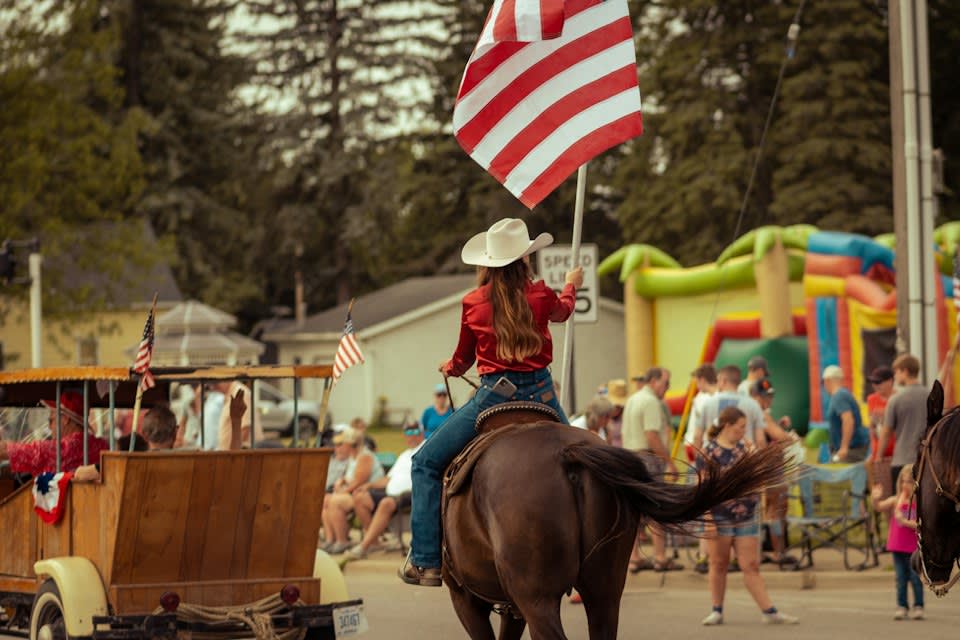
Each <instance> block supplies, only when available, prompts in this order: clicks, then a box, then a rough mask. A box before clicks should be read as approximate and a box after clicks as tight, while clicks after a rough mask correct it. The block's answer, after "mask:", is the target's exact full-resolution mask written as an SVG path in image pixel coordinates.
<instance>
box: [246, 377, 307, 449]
mask: <svg viewBox="0 0 960 640" xmlns="http://www.w3.org/2000/svg"><path fill="white" fill-rule="evenodd" d="M256 409H257V413H259V414H260V421H261V424H263V428H264V430H265V431H276V432H279V434H280V435H281V436H292V435H293V398H291V397H290V396H288V395H286V394H285V393H283V392H282V391H280V390H279V389H277V388H276V387H274V386H272V385H270V384H267V383H266V382H263V381H262V380H261V381H258V382H257V406H256ZM297 410H298V412H299V415H300V437H301V438H304V437H313V436H314V435H316V433H317V421H318V420H319V419H320V405H319V404H318V403H316V402H312V401H310V400H304V399H303V398H301V399H300V401H299V402H298V403H297Z"/></svg>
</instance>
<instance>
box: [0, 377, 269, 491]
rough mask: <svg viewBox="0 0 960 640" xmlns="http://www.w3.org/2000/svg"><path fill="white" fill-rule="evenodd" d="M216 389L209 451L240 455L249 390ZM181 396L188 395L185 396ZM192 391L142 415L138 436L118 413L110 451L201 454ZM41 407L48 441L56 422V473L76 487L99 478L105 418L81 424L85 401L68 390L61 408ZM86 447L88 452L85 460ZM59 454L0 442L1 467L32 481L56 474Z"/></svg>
mask: <svg viewBox="0 0 960 640" xmlns="http://www.w3.org/2000/svg"><path fill="white" fill-rule="evenodd" d="M219 386H220V387H221V388H222V391H214V392H212V393H211V394H210V395H214V394H215V393H218V394H219V395H220V396H221V398H220V400H219V402H220V406H219V407H218V410H217V411H216V412H215V413H213V414H208V415H207V416H205V417H206V418H209V422H210V423H211V424H215V425H216V431H215V432H212V433H211V437H210V439H211V440H212V441H213V442H215V443H216V446H215V447H213V448H214V449H218V448H219V449H240V448H242V447H244V446H249V437H250V425H251V423H252V418H251V415H250V410H249V406H248V405H247V402H246V399H247V398H248V397H249V395H248V394H249V390H248V389H247V388H246V387H245V386H244V385H242V384H241V383H239V382H235V383H222V384H221V385H219ZM184 390H187V391H188V392H189V393H185V392H184ZM192 391H193V390H192V388H191V387H189V386H181V387H180V392H181V393H180V399H181V400H182V401H181V402H179V403H178V402H177V401H176V400H175V401H174V402H172V403H171V404H170V406H167V405H158V406H155V407H152V408H150V409H146V410H143V411H141V412H140V415H139V416H138V422H139V425H138V428H137V430H136V431H134V430H133V419H132V418H133V415H132V411H122V412H118V413H119V419H118V420H116V425H117V426H116V428H117V433H115V434H114V435H115V437H116V442H115V444H114V448H115V449H117V450H121V451H164V450H172V449H181V448H182V449H197V448H199V437H198V436H197V433H198V432H199V422H198V420H199V413H196V414H193V413H192V410H194V409H196V410H197V411H198V410H199V404H198V403H197V402H194V398H195V397H194V396H193V395H192ZM223 397H229V398H230V402H229V403H227V404H226V405H225V406H224V402H223ZM43 404H44V405H45V406H46V407H47V408H48V411H49V424H48V431H49V435H50V436H54V435H55V434H56V432H57V420H58V419H59V427H60V443H59V445H60V446H59V449H60V451H59V455H60V464H59V469H60V470H61V471H66V472H71V473H72V474H73V479H74V480H76V481H91V480H95V479H97V478H99V460H100V453H101V452H103V451H108V450H110V443H109V441H108V438H107V437H106V436H104V435H98V433H101V434H102V433H104V432H105V431H107V430H108V429H109V428H108V427H107V426H106V425H105V424H104V423H105V420H102V419H99V420H98V418H103V417H104V415H103V412H99V414H98V412H97V411H96V410H93V409H91V410H89V411H88V413H87V416H86V420H84V415H83V405H84V402H83V396H82V394H81V393H80V392H79V391H75V390H66V391H64V392H62V393H61V394H60V398H59V408H58V407H57V404H58V403H57V402H56V401H54V400H45V401H44V402H43ZM178 413H179V416H178V415H177V414H178ZM97 425H99V427H98V426H97ZM85 426H86V428H85ZM258 430H259V425H258ZM84 441H86V443H84ZM84 444H86V450H87V452H86V460H85V459H84ZM57 449H58V447H57V443H56V441H55V439H53V438H52V437H51V438H42V439H34V440H30V441H28V442H15V441H8V440H3V439H0V462H2V461H8V462H9V465H10V470H11V471H12V472H13V473H15V474H20V475H22V476H24V477H27V476H30V477H36V476H39V475H40V474H42V473H45V472H53V471H56V470H57V454H58V451H57ZM84 462H86V463H87V464H84Z"/></svg>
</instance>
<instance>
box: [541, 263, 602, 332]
mask: <svg viewBox="0 0 960 640" xmlns="http://www.w3.org/2000/svg"><path fill="white" fill-rule="evenodd" d="M571 249H572V247H571V246H570V245H553V246H550V247H546V248H545V249H540V250H539V251H537V270H538V271H539V273H540V277H541V278H543V281H544V282H545V283H546V285H547V286H548V287H550V288H551V289H553V290H554V291H556V292H557V293H560V291H562V290H563V285H564V283H565V277H566V275H567V271H570V269H572V268H573V258H572V256H571V255H570V251H571ZM599 257H600V250H599V249H598V248H597V245H595V244H582V245H580V266H581V267H583V286H582V287H581V288H579V289H577V306H576V311H575V313H574V316H573V321H574V322H596V321H597V298H598V294H597V263H598V261H599Z"/></svg>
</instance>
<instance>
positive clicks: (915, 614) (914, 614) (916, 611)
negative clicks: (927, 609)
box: [910, 607, 923, 620]
mask: <svg viewBox="0 0 960 640" xmlns="http://www.w3.org/2000/svg"><path fill="white" fill-rule="evenodd" d="M910 619H911V620H923V607H914V608H913V609H912V610H911V611H910Z"/></svg>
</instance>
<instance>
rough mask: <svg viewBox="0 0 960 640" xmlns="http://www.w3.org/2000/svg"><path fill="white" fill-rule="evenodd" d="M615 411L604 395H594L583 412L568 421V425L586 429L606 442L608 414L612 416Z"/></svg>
mask: <svg viewBox="0 0 960 640" xmlns="http://www.w3.org/2000/svg"><path fill="white" fill-rule="evenodd" d="M615 411H616V408H615V407H614V406H613V403H612V402H610V401H609V400H607V398H605V397H604V396H594V397H593V399H592V400H590V402H589V403H588V404H587V408H586V409H585V410H584V412H583V414H582V415H580V416H577V417H576V418H574V419H573V420H571V421H570V426H571V427H578V428H580V429H586V430H587V431H590V432H591V433H594V434H596V435H597V436H599V437H600V439H601V440H603V441H604V442H606V441H607V432H606V427H607V424H609V422H610V416H612V415H613V414H614V412H615Z"/></svg>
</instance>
